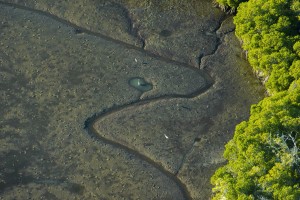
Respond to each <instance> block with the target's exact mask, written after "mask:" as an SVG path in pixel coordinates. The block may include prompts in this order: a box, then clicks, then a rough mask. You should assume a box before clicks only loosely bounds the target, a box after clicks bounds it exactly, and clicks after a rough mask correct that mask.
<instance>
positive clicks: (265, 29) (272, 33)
mask: <svg viewBox="0 0 300 200" xmlns="http://www.w3.org/2000/svg"><path fill="white" fill-rule="evenodd" d="M299 11H300V3H299V1H296V0H294V1H292V0H290V1H286V0H249V2H247V3H241V4H240V6H239V8H238V13H237V15H236V17H235V18H234V22H235V24H236V35H237V36H238V37H239V38H240V39H241V41H242V43H243V48H244V49H245V50H246V51H247V54H248V60H249V62H250V64H251V66H252V67H253V68H254V70H256V71H258V72H260V74H264V76H265V77H266V80H267V82H266V87H267V89H268V90H269V91H270V93H274V92H278V91H283V90H286V89H287V88H288V87H289V85H290V84H291V82H292V81H293V80H295V79H297V77H298V76H299V73H296V74H295V73H294V72H295V70H296V71H297V69H295V68H299V67H300V66H299V65H298V64H299V62H298V61H297V60H299V58H300V56H299V40H300V35H299V25H300V17H299V13H300V12H299ZM297 65H298V67H297ZM292 66H293V67H292ZM292 71H293V72H292ZM283 73H284V74H283Z"/></svg>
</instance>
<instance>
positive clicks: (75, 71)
mask: <svg viewBox="0 0 300 200" xmlns="http://www.w3.org/2000/svg"><path fill="white" fill-rule="evenodd" d="M233 31H234V26H233V24H232V19H231V18H230V17H226V16H225V15H224V14H223V13H222V12H221V11H219V10H217V9H215V8H213V7H212V5H211V2H210V1H209V0H203V1H199V0H197V1H196V0H195V1H188V2H186V3H183V2H182V1H176V0H172V1H168V3H167V2H165V3H162V2H158V1H135V0H114V1H113V0H111V1H107V0H99V1H94V0H84V1H82V0H74V1H72V2H71V1H55V2H52V1H47V0H39V1H33V0H27V1H9V0H7V1H0V36H1V39H0V93H1V94H0V114H1V117H0V143H1V145H0V158H1V163H0V199H209V197H210V194H211V193H210V190H211V186H210V183H209V179H210V176H211V175H212V174H213V172H214V170H215V169H216V168H217V167H218V166H220V165H222V164H223V162H224V160H223V159H222V152H223V149H224V144H225V143H226V142H227V141H228V140H229V139H230V138H231V137H232V133H233V131H234V127H235V125H236V124H237V123H239V122H240V121H242V120H245V119H247V117H248V115H249V113H248V112H249V108H250V105H251V104H253V103H256V102H257V101H259V100H260V99H261V98H263V93H264V91H263V89H262V87H261V86H260V85H259V83H258V81H257V80H256V79H255V78H254V76H253V74H252V72H251V71H250V67H249V66H248V63H247V62H246V61H245V60H244V59H243V54H242V52H241V49H240V47H239V46H240V45H239V42H238V41H237V39H236V37H235V36H234V33H233Z"/></svg>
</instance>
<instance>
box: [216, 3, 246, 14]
mask: <svg viewBox="0 0 300 200" xmlns="http://www.w3.org/2000/svg"><path fill="white" fill-rule="evenodd" d="M245 1H247V0H215V1H214V4H215V5H217V7H220V8H221V9H222V10H223V11H225V12H228V13H234V12H235V11H236V8H237V7H238V6H239V4H240V3H241V2H245Z"/></svg>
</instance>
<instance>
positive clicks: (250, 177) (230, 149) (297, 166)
mask: <svg viewBox="0 0 300 200" xmlns="http://www.w3.org/2000/svg"><path fill="white" fill-rule="evenodd" d="M299 156H300V80H298V81H295V82H294V83H293V84H292V85H291V87H290V89H289V90H288V91H283V92H279V93H277V94H275V95H274V96H272V97H268V98H265V99H264V100H262V101H261V102H260V103H258V104H257V105H253V106H252V108H251V116H250V119H249V121H247V122H242V123H241V124H239V125H238V126H237V127H236V131H235V134H234V138H233V139H232V140H231V141H230V142H229V143H228V144H227V145H226V150H225V152H224V157H225V158H226V159H227V160H228V163H227V165H225V166H223V167H221V168H219V169H218V170H217V171H216V173H215V174H214V176H213V177H212V179H211V181H212V184H213V185H214V186H215V187H214V189H213V193H214V199H222V198H226V199H263V198H264V199H292V200H296V199H299V198H300V158H299Z"/></svg>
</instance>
